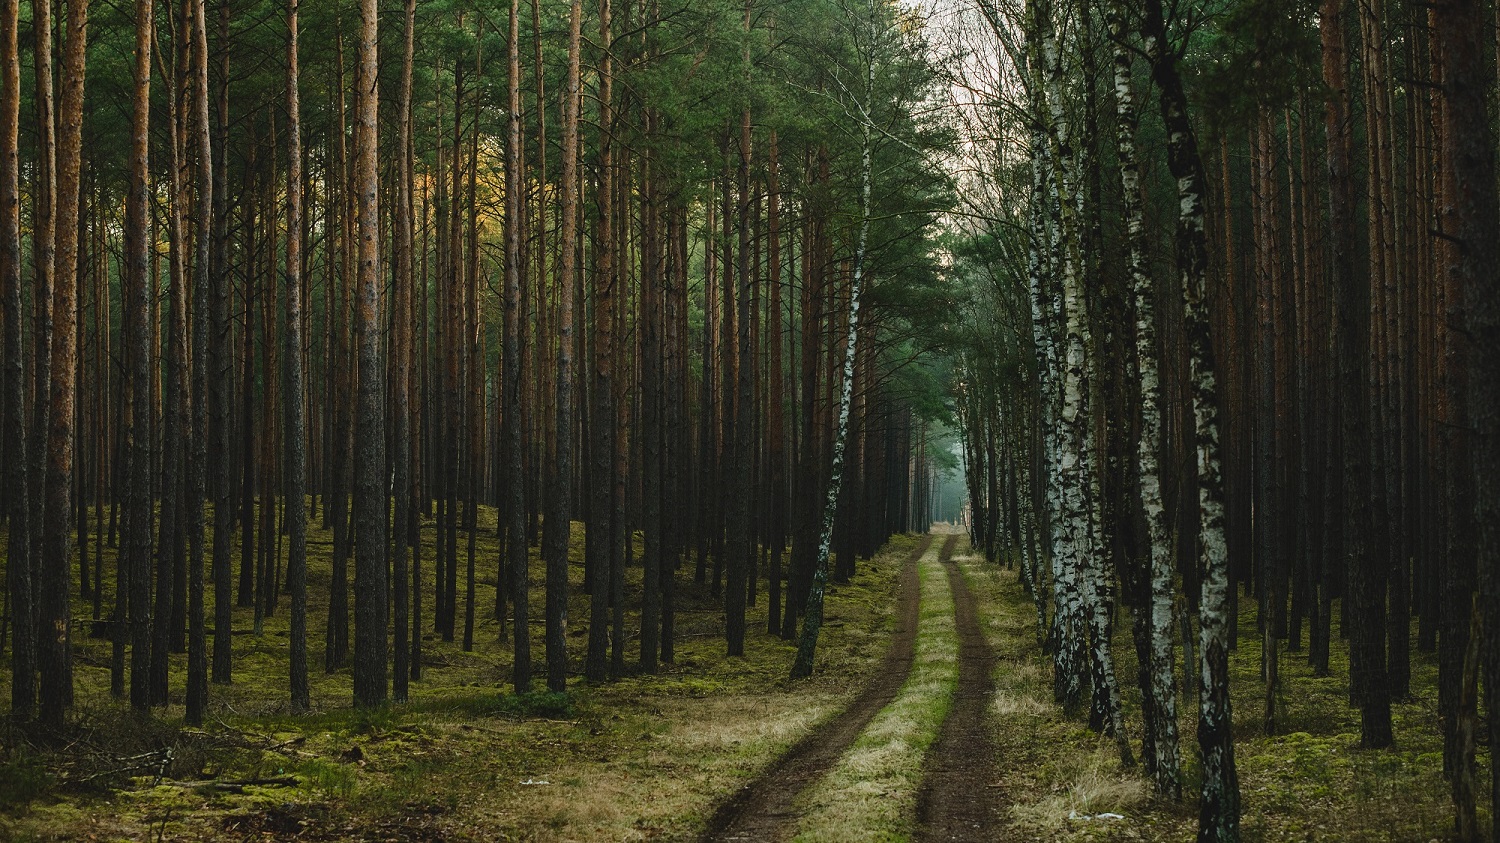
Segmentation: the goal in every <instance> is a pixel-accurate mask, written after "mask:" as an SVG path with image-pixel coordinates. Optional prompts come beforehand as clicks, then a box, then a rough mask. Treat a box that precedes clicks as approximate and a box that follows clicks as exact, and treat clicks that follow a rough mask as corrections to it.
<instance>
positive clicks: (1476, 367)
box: [1432, 0, 1500, 840]
mask: <svg viewBox="0 0 1500 843" xmlns="http://www.w3.org/2000/svg"><path fill="white" fill-rule="evenodd" d="M1432 23H1433V38H1434V41H1435V45H1434V53H1435V54H1436V56H1437V57H1438V61H1439V68H1438V72H1439V79H1440V80H1441V90H1442V98H1443V108H1442V112H1441V113H1442V123H1441V129H1440V132H1439V134H1440V136H1441V138H1442V158H1443V160H1444V161H1445V162H1446V164H1447V165H1446V166H1445V167H1444V168H1443V172H1442V196H1443V199H1444V200H1445V201H1444V202H1442V203H1441V204H1440V212H1439V215H1438V224H1439V228H1440V230H1441V231H1442V233H1443V235H1444V238H1445V240H1446V241H1447V242H1446V245H1445V246H1444V254H1443V261H1442V267H1443V269H1444V270H1445V276H1446V277H1445V278H1444V279H1443V284H1444V286H1446V287H1448V288H1449V290H1450V291H1451V294H1452V295H1453V296H1454V299H1456V303H1458V304H1460V306H1462V307H1463V308H1464V309H1465V310H1466V311H1467V320H1466V322H1464V323H1462V325H1463V327H1464V328H1465V329H1466V330H1465V331H1457V330H1455V331H1454V333H1455V334H1462V335H1465V336H1461V337H1459V338H1458V342H1460V343H1463V342H1465V341H1466V342H1467V348H1465V347H1463V346H1462V345H1460V347H1459V348H1458V349H1457V351H1458V352H1459V353H1458V355H1457V359H1456V360H1455V361H1454V362H1455V363H1456V364H1457V365H1458V366H1460V367H1462V366H1463V365H1464V364H1465V363H1468V364H1470V365H1471V369H1470V372H1471V374H1470V377H1469V383H1468V386H1469V390H1470V391H1469V396H1468V397H1469V402H1468V407H1467V414H1466V415H1467V424H1468V427H1469V429H1470V431H1471V435H1472V437H1473V439H1472V441H1473V444H1474V450H1473V452H1472V458H1473V460H1474V478H1475V492H1476V494H1475V496H1474V501H1475V510H1474V516H1475V518H1476V519H1477V525H1478V555H1477V562H1478V581H1479V597H1478V600H1477V605H1478V607H1479V611H1480V613H1481V614H1482V617H1478V618H1474V619H1473V621H1472V622H1471V631H1470V636H1471V637H1475V636H1477V635H1478V630H1479V628H1481V627H1482V629H1483V635H1484V641H1483V643H1482V645H1479V644H1478V642H1472V641H1471V642H1469V643H1468V646H1467V647H1466V648H1465V650H1466V652H1468V653H1473V652H1474V650H1475V648H1476V646H1480V647H1482V650H1483V653H1484V665H1483V669H1482V672H1483V681H1484V685H1485V686H1486V688H1487V690H1488V693H1487V694H1486V698H1487V699H1486V702H1487V709H1488V715H1489V717H1488V730H1489V736H1488V737H1489V744H1490V746H1491V747H1494V746H1497V744H1496V743H1495V741H1496V740H1497V739H1500V717H1497V713H1500V712H1497V707H1496V704H1495V697H1496V694H1495V689H1496V688H1497V687H1500V353H1497V349H1500V301H1497V300H1500V295H1497V290H1496V284H1495V275H1494V267H1495V265H1496V263H1497V262H1500V240H1497V238H1496V236H1495V232H1496V228H1497V225H1500V207H1497V205H1500V203H1497V200H1496V194H1495V145H1494V144H1495V141H1494V137H1493V135H1492V134H1491V132H1490V128H1489V120H1488V117H1487V111H1486V102H1487V97H1488V92H1489V90H1490V88H1491V86H1492V85H1493V81H1494V80H1493V78H1491V77H1490V76H1489V74H1488V73H1487V72H1486V64H1487V63H1486V61H1485V59H1484V47H1483V44H1482V38H1483V36H1484V34H1485V31H1486V25H1485V24H1486V21H1485V17H1484V15H1483V10H1482V7H1481V4H1479V3H1477V2H1473V0H1444V2H1440V3H1437V4H1435V6H1434V7H1433V15H1432ZM1462 422H1463V419H1462V417H1461V418H1460V423H1462ZM1453 608H1454V607H1453V606H1451V605H1450V606H1446V607H1445V612H1446V611H1450V610H1452V609H1453ZM1443 644H1444V647H1445V648H1446V647H1449V646H1452V645H1451V644H1450V643H1449V642H1448V640H1447V635H1446V634H1445V636H1444V642H1443ZM1471 672H1472V671H1471V670H1469V669H1466V670H1465V671H1464V673H1465V677H1466V679H1467V676H1468V674H1470V673H1471ZM1464 685H1465V686H1468V687H1472V686H1471V685H1470V683H1469V682H1467V681H1466V682H1465V683H1464ZM1465 702H1467V703H1468V704H1469V705H1468V706H1465V705H1463V704H1460V705H1459V706H1458V708H1459V710H1460V711H1463V710H1464V709H1465V708H1470V707H1472V705H1473V702H1474V700H1473V698H1472V696H1471V697H1470V698H1469V699H1468V700H1466V701H1465ZM1471 710H1472V709H1471ZM1465 743H1467V744H1468V747H1469V749H1468V751H1469V752H1470V753H1472V751H1473V750H1472V736H1470V740H1469V741H1466V742H1465ZM1495 759H1496V753H1495V752H1494V750H1493V749H1492V750H1491V764H1492V765H1495V766H1494V767H1493V768H1492V770H1493V771H1496V772H1500V761H1496V760H1495ZM1465 763H1472V756H1470V757H1469V758H1468V759H1465ZM1490 787H1491V790H1490V797H1491V799H1492V800H1494V799H1495V798H1496V796H1497V794H1500V783H1497V782H1496V780H1495V778H1494V774H1493V772H1492V775H1491V785H1490ZM1471 798H1472V796H1471ZM1463 830H1464V829H1462V828H1460V831H1461V832H1462V831H1463ZM1492 835H1493V836H1492V839H1495V840H1500V824H1496V825H1495V827H1494V830H1493V831H1492Z"/></svg>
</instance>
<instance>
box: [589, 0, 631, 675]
mask: <svg viewBox="0 0 1500 843" xmlns="http://www.w3.org/2000/svg"><path fill="white" fill-rule="evenodd" d="M610 11H611V9H610V0H600V3H599V39H600V41H601V42H602V43H604V44H610V43H612V41H611V39H612V37H613V35H612V27H611V25H610ZM612 66H613V61H612V58H611V55H610V52H609V51H608V50H606V51H605V52H604V54H603V56H602V57H601V58H600V60H599V92H598V99H599V108H600V118H599V122H600V124H601V126H602V131H601V132H600V133H599V181H598V190H597V193H596V196H597V199H596V201H597V203H598V206H599V222H598V231H599V233H598V246H597V248H596V250H595V255H594V262H595V268H594V275H593V278H594V378H593V387H592V388H593V401H592V403H593V409H592V412H591V413H590V416H589V433H590V440H591V441H590V443H589V449H590V468H589V471H588V474H589V475H590V476H591V477H592V484H591V492H592V498H591V500H590V502H589V521H588V544H587V554H588V560H587V563H586V564H587V565H588V567H589V570H590V572H591V575H592V583H591V585H592V588H591V590H590V592H589V594H590V601H589V606H590V609H589V644H588V658H587V661H586V663H585V666H584V675H585V676H586V677H587V678H588V680H589V681H590V682H602V681H603V680H604V679H605V677H606V675H607V672H608V648H609V607H610V600H609V568H610V558H611V556H612V555H613V551H612V549H611V546H612V545H613V544H614V540H613V538H612V536H613V530H614V526H613V511H614V505H613V503H612V498H613V496H614V480H613V477H614V451H615V448H614V430H615V406H614V382H613V376H614V357H615V353H614V297H615V267H614V260H615V255H614V246H615V243H614V212H613V210H612V207H613V205H612V203H613V196H614V184H613V178H614V165H613V162H612V161H611V155H612V149H611V144H612V138H611V132H612V131H613V123H614V118H613V111H612V102H611V92H612V86H613V79H612V78H611V74H612V73H613V71H612ZM615 611H616V612H617V613H621V612H623V611H624V607H623V606H619V605H616V606H615Z"/></svg>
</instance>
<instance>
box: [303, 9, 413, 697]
mask: <svg viewBox="0 0 1500 843" xmlns="http://www.w3.org/2000/svg"><path fill="white" fill-rule="evenodd" d="M298 5H299V0H287V6H286V26H287V41H286V62H287V69H286V109H287V116H288V122H287V170H286V268H285V272H286V300H285V305H286V306H285V313H286V333H285V334H284V335H283V339H284V342H285V343H286V345H285V348H286V363H285V365H286V374H285V378H284V380H283V381H282V384H283V386H282V390H283V392H282V396H283V397H282V402H283V403H282V408H283V412H284V417H283V420H284V423H285V426H286V428H285V434H286V448H285V460H286V469H285V470H286V483H285V486H284V494H285V504H286V516H285V517H286V530H287V535H288V536H289V537H290V542H289V547H288V549H287V562H286V575H287V587H288V588H289V589H290V590H291V592H292V617H291V630H290V637H289V640H288V641H287V646H288V647H289V648H290V649H291V654H290V667H289V670H290V685H291V696H292V709H293V710H294V711H306V710H307V709H308V708H309V707H311V705H312V699H311V692H310V690H309V687H308V679H307V502H306V496H307V421H306V408H305V407H304V405H303V392H304V388H305V387H304V384H303V372H304V371H305V370H306V361H305V360H304V359H303V346H302V295H303V279H302V226H303V220H302V99H301V87H300V86H301V79H300V78H299V77H300V73H301V71H300V68H299V64H298V45H297V42H298V37H299V31H298V20H297V12H298ZM403 160H404V157H403ZM408 233H409V229H408ZM397 523H398V524H399V523H401V522H400V520H399V516H398V521H397ZM397 576H398V577H399V576H400V563H399V561H398V563H397ZM397 606H398V607H400V606H401V604H400V603H399V602H398V603H397ZM397 611H398V612H399V611H400V609H399V608H398V609H397ZM397 681H398V682H399V681H400V680H399V679H398V680H397Z"/></svg>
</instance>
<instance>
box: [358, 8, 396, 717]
mask: <svg viewBox="0 0 1500 843" xmlns="http://www.w3.org/2000/svg"><path fill="white" fill-rule="evenodd" d="M359 11H360V27H359V41H358V46H357V49H356V56H357V59H356V61H357V62H358V68H359V70H358V73H357V74H356V76H355V98H354V113H355V120H354V192H355V195H356V198H357V199H356V201H357V204H358V210H359V225H358V230H359V272H358V278H359V287H358V292H357V302H356V306H355V310H354V314H355V316H354V327H355V339H356V343H357V345H358V348H359V391H358V392H357V393H356V394H357V401H358V409H357V412H356V415H355V422H354V425H355V442H356V446H355V459H354V548H355V549H354V617H355V621H354V702H355V705H357V706H359V707H361V708H371V707H374V706H378V705H380V704H381V703H383V702H385V700H386V694H387V681H386V659H387V652H386V651H387V645H386V621H387V611H388V605H387V604H388V599H389V598H388V582H387V580H388V577H389V572H388V570H387V568H386V517H387V509H388V506H387V501H388V497H387V495H386V489H387V486H386V475H385V418H384V409H385V381H384V379H383V378H382V377H381V374H382V372H381V364H380V331H381V325H382V322H381V318H380V290H381V283H382V282H381V272H380V216H379V214H380V193H379V190H380V177H379V170H378V168H377V165H376V156H377V155H378V149H377V140H378V139H377V136H376V122H377V121H378V120H379V118H380V91H379V86H378V84H377V83H378V81H379V77H378V75H377V73H376V68H377V54H376V38H377V21H378V4H377V3H376V0H360V6H359Z"/></svg>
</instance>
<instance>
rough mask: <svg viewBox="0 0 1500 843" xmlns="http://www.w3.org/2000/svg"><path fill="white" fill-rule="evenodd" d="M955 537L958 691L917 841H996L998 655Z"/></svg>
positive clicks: (920, 804)
mask: <svg viewBox="0 0 1500 843" xmlns="http://www.w3.org/2000/svg"><path fill="white" fill-rule="evenodd" d="M957 538H958V536H956V535H952V536H949V537H948V544H947V545H945V546H944V548H943V555H942V562H943V567H944V568H946V569H947V571H948V585H949V587H951V588H952V590H953V609H954V619H955V621H956V626H957V631H958V688H957V690H956V691H955V692H954V695H953V708H952V709H950V710H949V712H948V719H947V720H945V721H943V728H942V731H940V732H939V733H938V739H937V742H936V743H934V744H933V746H932V749H931V750H930V751H929V754H928V756H927V770H926V777H925V779H924V781H923V783H922V789H921V791H920V792H919V793H918V795H917V834H916V839H917V840H924V841H940V840H943V841H951V840H959V841H968V840H974V841H978V840H986V841H988V840H994V839H995V832H996V831H997V830H998V829H1000V828H1001V827H1002V825H1003V817H1002V816H1001V813H1000V810H1001V806H1000V800H999V799H996V798H995V794H994V792H993V790H992V789H991V785H992V784H993V782H994V779H995V769H994V764H995V742H994V739H993V738H992V736H991V734H990V729H989V726H988V724H987V723H986V719H987V718H986V716H985V715H986V713H987V711H988V709H989V705H990V700H991V699H993V697H994V692H995V682H994V676H993V674H994V670H995V653H994V651H993V650H992V649H991V648H990V644H989V641H988V640H987V639H986V637H985V634H984V629H983V628H982V627H980V625H979V611H978V605H977V604H976V602H975V600H974V593H973V592H971V591H969V587H968V586H967V585H966V584H965V583H964V577H963V573H962V572H961V571H959V569H958V565H956V564H954V563H953V561H952V559H951V557H952V550H953V542H954V541H955V540H956V539H957Z"/></svg>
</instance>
